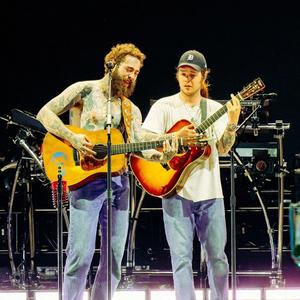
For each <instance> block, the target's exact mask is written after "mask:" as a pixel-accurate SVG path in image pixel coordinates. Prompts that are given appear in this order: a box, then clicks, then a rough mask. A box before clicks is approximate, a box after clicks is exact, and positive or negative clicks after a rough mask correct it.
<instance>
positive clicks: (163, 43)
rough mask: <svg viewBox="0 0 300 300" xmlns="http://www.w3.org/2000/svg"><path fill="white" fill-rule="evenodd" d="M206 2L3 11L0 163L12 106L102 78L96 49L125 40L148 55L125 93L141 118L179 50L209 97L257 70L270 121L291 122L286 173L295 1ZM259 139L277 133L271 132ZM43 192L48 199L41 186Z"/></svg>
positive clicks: (295, 123) (8, 145) (292, 113)
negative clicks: (198, 62)
mask: <svg viewBox="0 0 300 300" xmlns="http://www.w3.org/2000/svg"><path fill="white" fill-rule="evenodd" d="M57 2H58V1H57ZM107 2H108V1H107ZM206 2H207V3H206ZM206 2H204V1H199V0H198V1H184V2H180V3H179V4H176V3H168V2H166V1H162V0H161V1H160V2H159V3H155V1H137V0H135V1H130V2H129V1H127V2H126V1H123V2H121V3H118V2H117V1H109V3H106V2H105V1H101V2H100V1H94V2H92V1H81V2H79V3H76V2H75V1H74V2H70V3H67V2H66V1H60V2H59V3H56V1H48V0H46V1H40V2H37V3H34V2H30V1H26V2H24V1H22V2H21V1H19V3H18V2H17V3H14V7H13V8H10V9H6V10H2V12H3V14H4V16H3V18H1V22H2V25H1V36H2V38H1V45H2V46H1V50H2V53H3V54H2V56H1V61H2V66H3V68H2V70H1V73H2V78H3V79H2V88H1V113H0V116H1V117H2V118H1V120H0V137H1V145H2V147H1V148H0V157H1V159H2V162H1V164H2V166H3V165H5V164H6V163H8V161H10V160H11V156H13V155H14V151H15V149H16V146H15V145H14V144H13V143H12V142H11V137H14V134H15V131H16V128H14V127H11V126H8V127H7V124H6V122H5V118H6V117H7V115H9V114H10V111H11V109H13V108H17V109H20V110H23V111H28V112H30V113H32V114H34V115H35V114H36V113H37V112H38V110H39V109H40V107H41V106H42V105H43V104H44V103H45V102H46V101H48V100H49V99H51V98H52V97H54V96H56V95H57V94H58V93H59V92H61V91H62V90H63V89H64V88H66V87H67V86H68V85H70V84H71V83H74V82H76V81H82V80H92V79H97V78H100V77H102V76H103V59H104V55H105V54H106V53H107V52H108V51H109V50H110V48H111V47H112V46H113V45H115V44H116V43H123V42H132V43H134V44H136V45H137V46H138V47H139V48H140V49H141V50H142V51H143V52H144V53H145V54H146V55H147V59H146V61H145V66H144V68H143V69H142V71H141V74H140V76H139V78H138V84H137V88H136V91H135V93H134V95H133V97H132V100H133V101H134V102H135V103H136V104H137V105H138V106H139V107H140V109H141V111H142V114H143V117H145V116H146V114H147V111H148V110H149V108H150V99H158V98H160V97H163V96H166V95H169V94H172V93H175V92H177V90H178V87H177V82H176V80H175V67H176V65H177V62H178V59H179V56H180V55H181V53H183V52H184V51H186V50H189V49H197V50H199V51H201V52H202V53H204V55H205V56H206V58H207V62H208V66H209V68H210V69H211V74H210V83H211V97H212V98H214V99H229V98H230V93H236V92H238V91H240V90H241V89H242V88H243V87H244V86H245V85H247V84H248V83H250V82H251V81H252V80H253V79H255V78H256V77H261V78H262V79H263V81H264V82H265V84H266V89H265V91H264V92H265V93H276V94H277V95H278V96H277V97H276V98H275V99H274V101H272V102H271V104H270V108H269V110H270V116H269V119H268V122H271V123H272V122H275V121H276V120H282V121H283V122H285V123H290V129H288V130H286V132H285V137H284V140H283V142H284V158H285V159H286V160H287V162H288V170H290V171H291V172H292V169H293V164H294V157H295V154H297V153H300V139H299V130H300V123H299V117H300V114H299V111H298V110H299V108H298V107H299V106H298V100H299V84H300V55H299V53H300V43H299V37H300V18H299V15H298V14H299V13H298V9H296V8H295V7H293V6H292V4H291V3H289V2H288V1H284V2H281V3H280V4H274V3H272V2H270V1H259V2H258V3H255V2H254V1H240V2H238V3H234V2H233V1H219V2H217V1H206ZM208 2H209V3H208ZM242 138H243V137H241V139H242ZM258 138H260V136H259V137H258ZM267 141H268V142H273V141H275V140H274V138H273V136H272V133H269V136H268V137H267ZM228 186H229V185H228ZM225 193H226V196H228V194H227V193H228V191H226V190H225ZM40 196H41V195H39V197H40ZM45 197H48V200H46V199H44V200H43V201H46V203H47V205H46V206H48V207H49V206H50V207H51V203H50V202H51V200H50V199H51V198H50V191H49V190H47V191H46V196H45ZM1 198H2V199H1V202H2V203H1V207H2V208H4V207H6V204H5V203H4V201H6V200H5V199H3V197H1ZM273 200H274V199H273ZM238 201H239V199H238ZM154 202H155V201H154ZM154 202H152V205H154V206H156V204H153V203H154ZM275 202H276V197H275ZM158 203H159V202H157V204H158ZM257 203H258V202H256V204H257ZM145 205H147V204H145ZM228 220H229V219H228ZM262 222H263V221H262ZM54 226H55V225H54ZM54 237H55V231H54ZM265 239H266V241H267V238H265Z"/></svg>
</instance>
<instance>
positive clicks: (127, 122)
mask: <svg viewBox="0 0 300 300" xmlns="http://www.w3.org/2000/svg"><path fill="white" fill-rule="evenodd" d="M121 101H122V102H121V103H122V104H121V107H122V119H123V123H124V126H125V131H126V138H125V140H126V141H128V142H130V140H131V121H132V103H131V101H130V100H129V99H128V98H126V97H125V96H122V97H121Z"/></svg>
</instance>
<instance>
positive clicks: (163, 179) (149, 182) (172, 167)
mask: <svg viewBox="0 0 300 300" xmlns="http://www.w3.org/2000/svg"><path fill="white" fill-rule="evenodd" d="M264 88H265V85H264V83H263V81H262V80H261V79H260V78H257V79H255V80H254V81H253V82H251V83H250V84H249V85H247V86H246V87H245V88H243V89H242V91H240V92H239V93H237V95H236V96H237V97H238V99H239V100H240V101H243V100H244V99H247V98H250V97H251V96H253V95H255V94H256V93H258V92H259V91H261V90H263V89H264ZM226 112H227V106H226V105H223V106H222V107H221V108H220V109H219V110H217V111H216V112H215V113H214V114H213V115H211V116H210V117H208V118H207V119H206V120H205V121H203V122H202V123H201V124H200V125H199V126H198V127H197V128H196V131H197V132H205V130H206V129H207V128H209V127H210V126H211V125H212V124H213V123H214V122H215V121H217V120H218V119H219V118H220V117H221V116H222V115H223V114H225V113H226ZM189 124H191V122H189V121H187V120H180V121H178V122H177V123H176V124H174V125H173V126H172V128H171V129H169V130H168V133H171V132H176V131H178V130H179V129H181V128H182V127H184V126H186V125H189ZM210 153H211V148H210V145H209V144H208V143H207V144H206V145H203V146H200V147H199V146H198V145H195V146H194V145H191V146H190V147H188V148H187V151H185V152H182V151H181V153H179V154H177V155H175V156H174V157H173V158H172V159H171V160H170V161H169V162H168V163H167V164H161V163H158V162H153V161H147V160H145V159H143V158H140V157H137V156H134V155H131V156H130V157H129V163H130V166H131V170H132V172H133V173H134V175H135V176H136V178H137V180H138V181H139V183H140V185H141V186H142V187H143V189H144V190H145V191H146V192H147V193H148V194H150V195H152V196H155V197H164V198H168V197H170V196H171V195H173V194H174V193H175V192H177V191H179V190H180V189H182V187H183V186H184V183H185V182H186V180H187V178H188V176H189V174H190V173H191V171H192V170H193V168H194V167H195V166H196V165H197V164H199V163H200V162H201V161H203V160H205V159H207V158H208V157H209V156H210Z"/></svg>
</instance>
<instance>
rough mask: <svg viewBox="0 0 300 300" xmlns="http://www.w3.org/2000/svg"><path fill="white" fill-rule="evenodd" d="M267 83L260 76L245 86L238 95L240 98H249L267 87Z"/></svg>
mask: <svg viewBox="0 0 300 300" xmlns="http://www.w3.org/2000/svg"><path fill="white" fill-rule="evenodd" d="M265 87H266V86H265V84H264V83H263V81H262V80H261V79H260V78H259V77H258V78H256V79H255V80H253V81H252V82H251V83H249V84H248V85H247V86H246V87H244V88H243V89H242V90H241V91H240V92H239V93H238V94H237V97H238V98H239V99H240V100H244V99H247V98H250V97H252V96H253V95H255V94H257V93H258V92H260V91H262V90H263V89H264V88H265Z"/></svg>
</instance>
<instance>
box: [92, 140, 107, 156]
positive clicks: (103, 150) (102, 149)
mask: <svg viewBox="0 0 300 300" xmlns="http://www.w3.org/2000/svg"><path fill="white" fill-rule="evenodd" d="M93 151H95V152H96V155H95V158H96V159H104V158H105V157H106V155H107V147H106V146H105V145H102V144H97V145H95V146H94V147H93Z"/></svg>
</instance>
